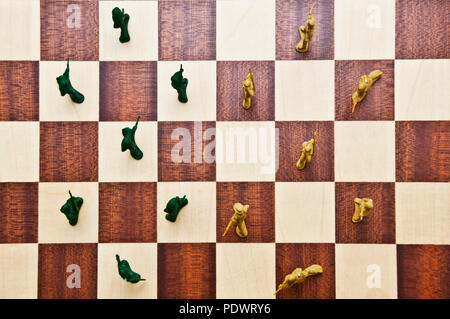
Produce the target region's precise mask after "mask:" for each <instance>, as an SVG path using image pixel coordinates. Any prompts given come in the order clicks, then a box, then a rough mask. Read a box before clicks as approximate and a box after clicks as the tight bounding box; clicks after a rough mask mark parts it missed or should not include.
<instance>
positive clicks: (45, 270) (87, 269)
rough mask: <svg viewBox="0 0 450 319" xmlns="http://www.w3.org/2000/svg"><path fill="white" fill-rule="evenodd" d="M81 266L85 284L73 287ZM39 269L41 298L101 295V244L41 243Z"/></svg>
mask: <svg viewBox="0 0 450 319" xmlns="http://www.w3.org/2000/svg"><path fill="white" fill-rule="evenodd" d="M69 265H75V266H71V267H68V266H69ZM77 266H79V271H80V273H81V287H80V288H76V287H75V288H69V287H68V286H67V282H68V281H69V282H72V281H71V280H70V278H68V277H69V276H71V275H72V274H75V271H76V270H75V271H74V269H75V268H78V267H77ZM38 268H39V273H38V298H39V299H95V298H97V244H39V266H38ZM68 279H69V280H68Z"/></svg>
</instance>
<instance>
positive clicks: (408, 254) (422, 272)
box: [397, 245, 450, 299]
mask: <svg viewBox="0 0 450 319" xmlns="http://www.w3.org/2000/svg"><path fill="white" fill-rule="evenodd" d="M449 264H450V246H449V245H397V285H398V298H400V299H449V298H450V285H449V284H448V283H449V282H450V268H449V267H448V265H449Z"/></svg>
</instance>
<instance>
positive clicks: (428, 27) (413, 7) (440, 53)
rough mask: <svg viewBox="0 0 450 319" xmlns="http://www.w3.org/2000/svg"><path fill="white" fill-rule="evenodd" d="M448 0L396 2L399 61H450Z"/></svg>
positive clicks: (396, 42)
mask: <svg viewBox="0 0 450 319" xmlns="http://www.w3.org/2000/svg"><path fill="white" fill-rule="evenodd" d="M448 12H450V1H448V0H429V1H422V0H397V1H396V2H395V58H396V59H448V58H450V43H449V18H448Z"/></svg>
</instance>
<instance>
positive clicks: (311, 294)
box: [275, 243, 336, 299]
mask: <svg viewBox="0 0 450 319" xmlns="http://www.w3.org/2000/svg"><path fill="white" fill-rule="evenodd" d="M334 261H335V258H334V244H278V243H277V244H276V278H277V282H276V288H275V290H276V289H277V288H278V285H279V284H281V283H282V282H283V280H284V277H285V276H286V275H288V274H290V273H291V272H292V271H294V269H295V268H302V269H305V268H307V267H309V266H311V265H313V264H318V265H320V266H322V269H323V273H322V274H319V275H315V276H311V277H309V278H307V279H306V280H305V281H304V282H302V283H300V284H298V285H295V286H293V287H290V288H287V289H283V290H281V291H280V292H278V293H277V299H334V298H336V295H335V280H336V279H335V277H336V275H335V264H334Z"/></svg>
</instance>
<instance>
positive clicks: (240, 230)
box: [222, 203, 249, 238]
mask: <svg viewBox="0 0 450 319" xmlns="http://www.w3.org/2000/svg"><path fill="white" fill-rule="evenodd" d="M248 208H249V205H242V204H241V203H235V204H234V205H233V210H234V215H233V217H231V220H230V222H229V223H228V226H227V229H225V232H224V233H223V235H222V237H223V236H225V235H226V234H227V232H228V230H229V229H230V228H231V227H232V226H233V225H236V234H238V236H239V237H241V238H245V237H247V235H248V231H247V226H246V225H245V219H246V218H247V211H248Z"/></svg>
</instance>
